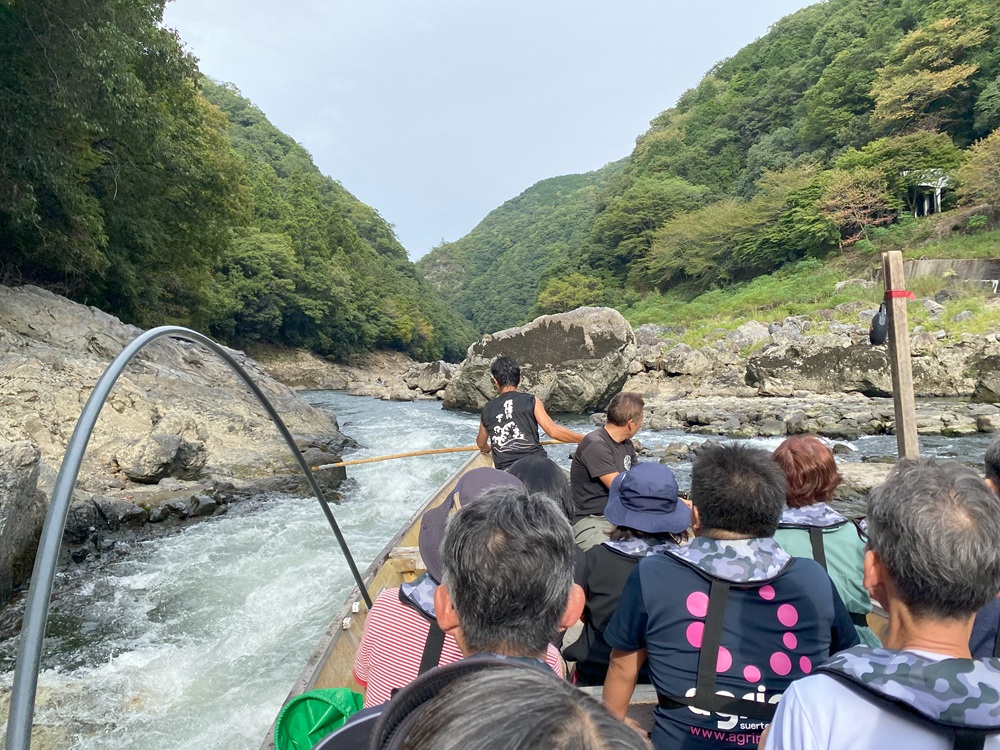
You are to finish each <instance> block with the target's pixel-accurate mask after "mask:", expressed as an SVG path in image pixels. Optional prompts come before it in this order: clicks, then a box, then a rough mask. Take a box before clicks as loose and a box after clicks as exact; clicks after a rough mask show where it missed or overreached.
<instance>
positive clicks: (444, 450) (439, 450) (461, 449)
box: [312, 440, 563, 471]
mask: <svg viewBox="0 0 1000 750" xmlns="http://www.w3.org/2000/svg"><path fill="white" fill-rule="evenodd" d="M541 444H542V445H563V441H562V440H543V441H542V443H541ZM477 450H479V446H478V445H460V446H459V447H457V448H428V449H427V450H422V451H410V452H409V453H393V454H392V455H390V456H373V457H372V458H357V459H354V460H353V461H338V462H337V463H335V464H323V465H321V466H313V467H312V470H313V471H322V470H323V469H336V468H339V467H341V466H357V465H358V464H373V463H375V462H376V461H391V460H392V459H394V458H413V457H414V456H432V455H434V454H436V453H462V452H464V451H477Z"/></svg>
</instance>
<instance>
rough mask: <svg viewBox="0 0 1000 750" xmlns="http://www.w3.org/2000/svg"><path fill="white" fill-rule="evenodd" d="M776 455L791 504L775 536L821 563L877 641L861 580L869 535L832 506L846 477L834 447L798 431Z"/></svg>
mask: <svg viewBox="0 0 1000 750" xmlns="http://www.w3.org/2000/svg"><path fill="white" fill-rule="evenodd" d="M772 455H773V456H774V460H775V461H777V462H778V465H779V466H781V468H782V469H783V470H784V472H785V476H786V478H787V479H788V493H787V495H786V497H785V505H786V506H787V507H786V508H785V510H784V511H783V512H782V514H781V521H780V522H779V524H778V530H777V531H776V532H775V534H774V539H775V541H777V542H778V544H780V545H781V548H782V549H783V550H785V551H786V552H787V553H789V554H790V555H791V556H792V557H808V558H810V559H812V560H815V561H816V562H818V563H819V564H820V565H822V566H823V568H824V569H825V570H826V572H827V573H828V574H829V575H830V578H831V579H832V580H833V585H834V586H836V587H837V592H838V593H839V594H840V598H841V599H843V600H844V604H845V605H847V611H848V612H850V613H851V620H853V621H854V627H855V629H856V630H857V631H858V637H859V638H860V639H861V642H862V643H863V644H865V645H866V646H878V645H879V640H878V638H877V637H876V636H875V634H874V633H873V632H872V631H871V628H869V627H868V621H867V619H866V615H867V614H868V613H869V612H871V611H872V600H871V598H870V597H869V596H868V592H867V591H865V587H864V586H863V585H862V584H861V578H862V572H863V568H864V559H865V540H866V536H865V534H864V532H863V531H862V530H861V529H860V528H859V527H858V526H857V525H855V524H854V523H852V522H851V521H850V520H849V519H847V518H846V517H845V516H843V515H841V514H840V513H838V512H837V511H836V510H834V509H833V508H832V507H830V505H829V503H830V501H831V500H832V499H833V493H834V491H835V490H836V489H837V486H838V485H839V484H840V482H841V481H842V477H841V476H840V472H839V471H837V462H836V461H835V460H834V457H833V451H831V450H830V449H829V448H828V447H827V446H826V445H824V443H823V441H822V440H820V439H819V438H818V437H816V436H815V435H795V436H793V437H790V438H787V439H786V440H785V441H783V442H782V443H781V445H779V446H778V447H777V448H776V449H775V451H774V453H773V454H772Z"/></svg>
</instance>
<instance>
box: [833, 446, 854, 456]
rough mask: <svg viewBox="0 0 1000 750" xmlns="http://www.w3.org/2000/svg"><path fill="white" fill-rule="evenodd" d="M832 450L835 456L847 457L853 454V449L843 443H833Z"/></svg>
mask: <svg viewBox="0 0 1000 750" xmlns="http://www.w3.org/2000/svg"><path fill="white" fill-rule="evenodd" d="M832 450H833V455H835V456H848V455H850V454H851V453H854V448H852V447H851V446H849V445H846V444H845V443H834V444H833V448H832Z"/></svg>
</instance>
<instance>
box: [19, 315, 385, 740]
mask: <svg viewBox="0 0 1000 750" xmlns="http://www.w3.org/2000/svg"><path fill="white" fill-rule="evenodd" d="M165 337H171V338H175V339H182V340H185V341H190V342H192V343H195V344H201V345H202V346H204V347H205V348H206V349H208V350H210V351H211V352H213V353H215V354H217V355H218V356H219V357H220V358H221V359H222V360H223V361H224V362H225V363H226V364H227V365H229V367H230V369H232V371H233V372H234V373H235V374H236V375H237V376H238V377H239V378H240V380H242V381H243V383H244V384H245V385H246V386H247V388H249V389H250V391H251V392H252V393H253V395H254V396H255V397H256V398H257V401H258V402H259V403H260V405H261V406H262V407H264V410H265V411H266V412H267V414H268V416H269V417H270V418H271V421H272V422H274V426H275V427H277V428H278V432H280V433H281V436H282V438H284V440H285V443H286V444H287V445H288V448H289V450H290V451H291V452H292V455H293V456H294V457H295V461H296V463H297V464H298V465H299V468H300V469H301V470H302V473H303V474H304V475H305V478H306V481H307V482H308V484H309V487H310V489H312V491H313V494H314V495H315V496H316V499H317V500H319V504H320V507H321V508H322V509H323V514H324V515H325V516H326V519H327V521H328V522H329V523H330V527H331V528H332V529H333V533H334V534H335V535H336V537H337V542H338V543H339V544H340V548H341V550H343V552H344V557H346V558H347V564H348V565H349V566H350V568H351V574H352V575H353V576H354V581H355V582H356V583H357V585H358V588H359V589H360V592H361V596H362V597H363V598H364V600H365V603H366V604H367V605H368V606H369V607H371V597H370V596H369V594H368V589H367V587H366V586H365V583H364V581H363V580H362V578H361V573H360V571H359V570H358V567H357V565H356V564H355V563H354V558H353V557H352V556H351V552H350V550H349V549H348V547H347V540H346V539H345V538H344V535H343V533H342V532H341V530H340V526H339V525H338V524H337V519H336V518H334V516H333V511H332V510H331V509H330V503H329V502H328V501H327V499H326V496H325V495H324V494H323V490H322V489H320V486H319V484H318V483H317V482H316V477H315V476H314V475H313V472H312V470H311V469H310V468H309V464H307V463H306V460H305V458H303V456H302V452H301V451H300V450H299V448H298V446H297V445H296V444H295V440H294V438H293V437H292V434H291V433H290V432H289V431H288V428H287V427H286V426H285V423H284V422H283V421H282V419H281V417H280V416H279V415H278V412H277V411H275V408H274V406H273V405H272V404H271V402H270V401H268V399H267V397H266V396H265V395H264V393H263V391H261V389H260V387H259V386H258V385H257V384H256V383H255V382H254V381H253V379H252V378H251V377H250V376H249V375H248V374H247V372H246V371H245V370H244V369H243V368H242V367H241V366H240V364H239V363H238V362H237V361H236V359H235V358H234V357H233V356H232V354H230V353H229V351H228V350H226V349H225V348H224V347H222V346H220V345H219V344H217V343H216V342H215V341H213V340H212V339H210V338H208V337H207V336H205V335H203V334H201V333H198V332H197V331H192V330H190V329H188V328H183V327H180V326H161V327H159V328H153V329H151V330H149V331H146V332H145V333H143V334H142V335H140V336H138V337H137V338H136V339H135V340H134V341H132V342H131V343H130V344H129V345H128V346H127V347H125V348H124V349H123V350H122V351H121V353H120V354H119V355H118V356H117V357H116V358H115V359H114V361H113V362H112V363H111V364H110V365H108V367H107V369H106V370H105V371H104V373H103V374H102V375H101V377H100V379H99V380H98V381H97V385H96V386H94V390H93V391H92V392H91V394H90V398H88V399H87V403H86V405H85V406H84V407H83V411H82V412H81V413H80V418H79V420H77V423H76V428H75V429H74V430H73V436H72V437H71V438H70V440H69V444H68V445H67V446H66V454H65V455H64V457H63V462H62V465H61V466H60V468H59V474H58V476H57V477H56V481H55V485H54V488H53V490H52V499H51V501H50V502H49V508H48V512H47V513H46V515H45V524H44V525H43V527H42V534H41V538H40V540H39V544H38V553H37V554H36V555H35V566H34V569H33V570H32V573H31V585H30V588H29V589H28V596H27V604H26V607H25V612H24V621H23V623H22V626H21V642H20V644H19V645H18V652H17V663H16V666H15V668H14V684H13V687H12V688H11V699H10V713H9V715H8V720H7V737H6V741H5V744H4V747H5V749H6V750H28V748H30V746H31V726H32V722H33V719H34V712H35V694H36V692H37V688H38V669H39V665H40V662H41V655H42V643H43V640H44V637H45V623H46V620H47V619H48V614H49V598H50V596H51V594H52V583H53V581H54V580H55V573H56V567H57V565H58V561H59V549H60V546H61V544H62V536H63V530H64V529H65V526H66V517H67V515H68V513H69V506H70V501H71V499H72V495H73V488H74V487H75V485H76V479H77V476H78V474H79V473H80V464H81V462H82V460H83V456H84V453H85V451H86V448H87V444H88V442H89V441H90V437H91V434H92V433H93V431H94V425H95V424H96V423H97V418H98V416H99V415H100V413H101V409H102V408H103V406H104V403H105V401H106V400H107V398H108V395H109V394H110V392H111V388H112V387H113V386H114V384H115V382H116V381H117V380H118V378H119V377H120V376H121V374H122V372H124V370H125V367H126V366H127V365H128V364H129V362H131V361H132V359H133V358H134V357H135V356H136V355H137V354H138V353H139V352H140V351H141V350H142V349H143V348H144V347H146V346H147V345H148V344H150V343H152V342H153V341H156V340H157V339H161V338H165Z"/></svg>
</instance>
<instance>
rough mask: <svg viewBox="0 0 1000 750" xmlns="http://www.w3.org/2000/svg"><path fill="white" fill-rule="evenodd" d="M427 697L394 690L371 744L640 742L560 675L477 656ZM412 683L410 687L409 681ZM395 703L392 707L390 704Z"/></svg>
mask: <svg viewBox="0 0 1000 750" xmlns="http://www.w3.org/2000/svg"><path fill="white" fill-rule="evenodd" d="M478 666H480V668H479V669H477V670H476V671H471V672H470V671H466V672H464V673H463V674H459V675H457V676H456V677H454V678H453V679H450V680H449V679H448V678H449V677H450V675H448V674H446V673H445V670H441V673H440V674H439V675H435V677H436V678H437V679H438V680H439V681H442V682H445V684H444V686H443V687H442V688H441V689H440V690H439V691H436V692H435V690H434V689H433V688H431V689H430V690H429V691H428V692H430V693H435V694H434V695H433V697H431V698H430V699H427V700H421V698H422V696H413V695H403V694H401V695H399V696H398V697H397V698H398V700H394V701H393V703H394V704H396V703H398V704H400V705H399V712H400V713H399V716H397V717H393V720H392V721H390V722H387V724H386V726H385V732H384V734H385V736H384V737H379V738H378V739H379V740H380V741H379V744H378V745H377V747H378V748H400V750H535V749H536V748H545V749H546V750H644V748H646V747H647V744H646V742H645V741H644V740H643V739H642V738H641V737H639V735H638V734H636V733H635V732H634V731H632V730H631V729H629V728H628V727H626V726H625V725H623V724H622V723H621V722H620V721H618V720H616V719H615V718H614V717H613V716H612V715H611V714H609V713H608V712H607V710H606V709H605V708H604V707H603V706H602V705H601V704H600V703H598V702H597V701H595V700H594V699H593V698H591V697H590V696H589V695H586V694H585V693H583V692H582V691H580V690H577V689H576V688H575V687H573V686H572V685H571V684H570V683H568V682H566V681H565V680H554V679H552V677H551V676H549V675H546V674H544V673H542V672H541V671H539V670H535V669H527V668H523V667H518V666H515V665H512V664H509V663H499V664H489V665H487V664H486V663H483V664H482V665H478ZM414 687H415V688H416V686H414ZM394 708H395V706H394Z"/></svg>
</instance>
